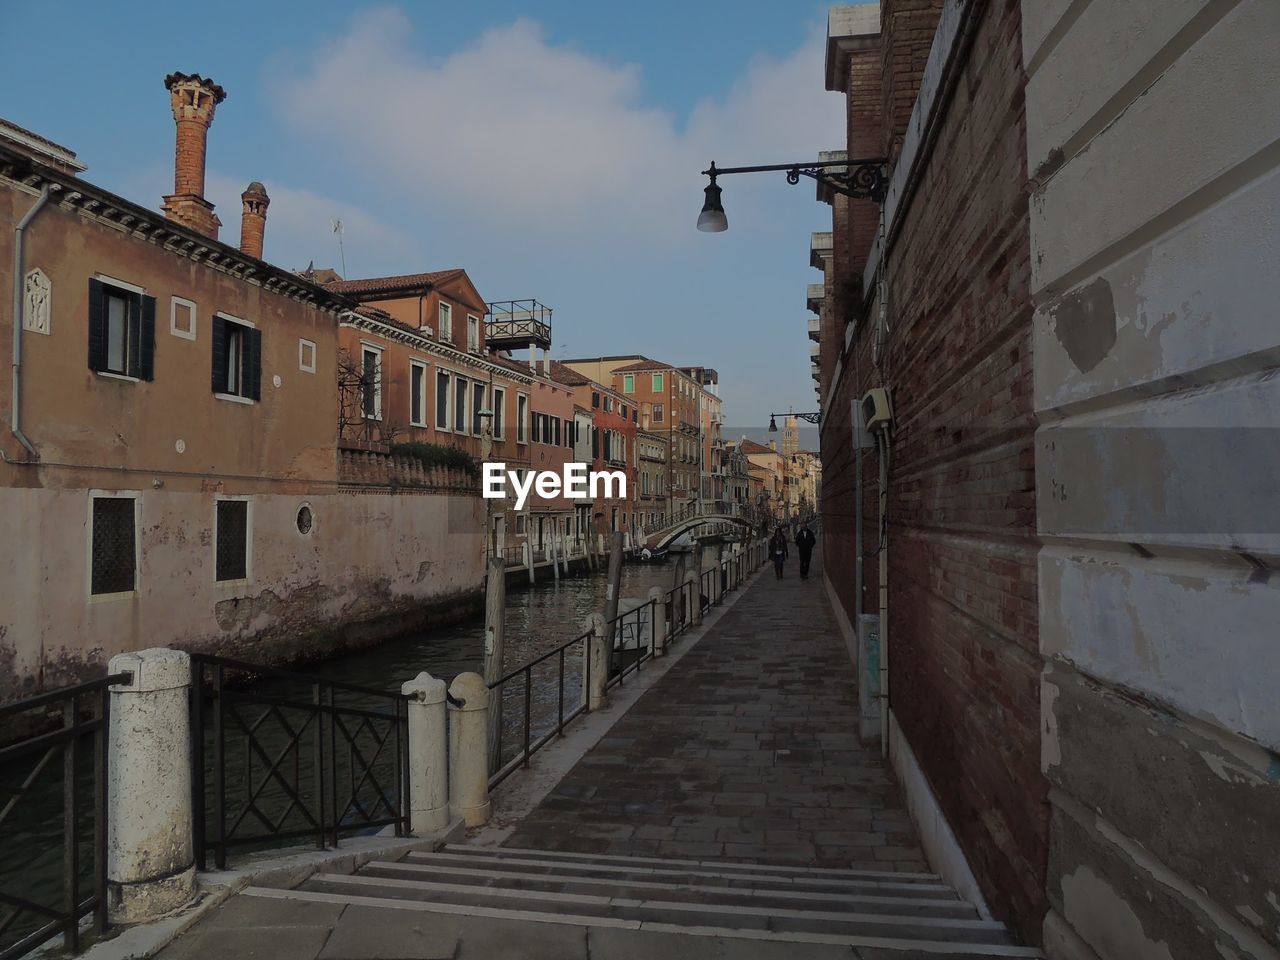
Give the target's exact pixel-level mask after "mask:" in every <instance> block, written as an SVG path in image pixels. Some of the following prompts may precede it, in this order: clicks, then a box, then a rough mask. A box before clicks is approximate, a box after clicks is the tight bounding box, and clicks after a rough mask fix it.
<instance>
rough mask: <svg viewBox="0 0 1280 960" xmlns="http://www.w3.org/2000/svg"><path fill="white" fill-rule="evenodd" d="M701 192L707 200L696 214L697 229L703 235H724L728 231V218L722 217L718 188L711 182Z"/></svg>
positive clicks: (722, 209)
mask: <svg viewBox="0 0 1280 960" xmlns="http://www.w3.org/2000/svg"><path fill="white" fill-rule="evenodd" d="M703 192H704V193H705V194H706V195H707V199H706V201H705V202H704V203H703V204H702V212H701V213H700V214H698V229H699V230H701V231H702V232H703V233H724V231H726V230H728V229H729V218H728V217H726V216H725V215H724V206H723V205H722V204H721V203H720V188H719V187H718V186H717V185H716V183H715V181H714V180H713V181H712V182H711V183H709V184H707V187H706V189H705V190H704V191H703Z"/></svg>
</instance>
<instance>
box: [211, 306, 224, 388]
mask: <svg viewBox="0 0 1280 960" xmlns="http://www.w3.org/2000/svg"><path fill="white" fill-rule="evenodd" d="M212 332H213V336H212V337H211V338H210V339H211V341H212V343H213V392H214V393H226V392H227V366H226V362H225V359H224V357H225V354H226V352H227V321H225V320H223V319H222V318H221V317H219V316H217V315H216V314H215V315H214V318H213V331H212Z"/></svg>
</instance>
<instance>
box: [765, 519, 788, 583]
mask: <svg viewBox="0 0 1280 960" xmlns="http://www.w3.org/2000/svg"><path fill="white" fill-rule="evenodd" d="M769 554H770V555H771V556H772V557H773V572H774V573H776V574H777V575H778V579H779V580H781V579H782V565H783V564H784V563H786V562H787V535H786V534H785V533H783V532H782V527H779V528H778V529H777V530H775V531H774V532H773V539H771V540H770V541H769Z"/></svg>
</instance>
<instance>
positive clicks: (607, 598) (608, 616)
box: [604, 530, 623, 664]
mask: <svg viewBox="0 0 1280 960" xmlns="http://www.w3.org/2000/svg"><path fill="white" fill-rule="evenodd" d="M622 555H623V546H622V531H621V530H615V531H613V535H612V536H611V537H610V544H609V583H608V586H607V587H606V588H605V595H604V619H605V626H606V628H607V629H608V631H609V662H610V664H612V662H613V641H614V639H615V638H616V637H617V636H618V635H619V634H620V633H621V632H622V631H621V630H620V629H619V627H620V625H619V623H618V599H619V597H618V594H619V593H621V592H622ZM619 656H621V654H619Z"/></svg>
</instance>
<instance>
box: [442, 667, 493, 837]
mask: <svg viewBox="0 0 1280 960" xmlns="http://www.w3.org/2000/svg"><path fill="white" fill-rule="evenodd" d="M449 695H450V696H452V697H453V698H454V699H455V700H460V701H462V706H460V707H459V706H456V705H454V704H453V703H450V704H449V813H450V814H451V815H452V816H455V817H461V818H462V819H463V821H464V822H465V823H466V825H467V826H468V827H482V826H484V825H485V824H486V823H488V822H489V689H488V687H486V686H485V683H484V677H482V676H480V674H478V673H460V674H458V676H456V677H454V679H453V684H452V685H451V686H450V687H449Z"/></svg>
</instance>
